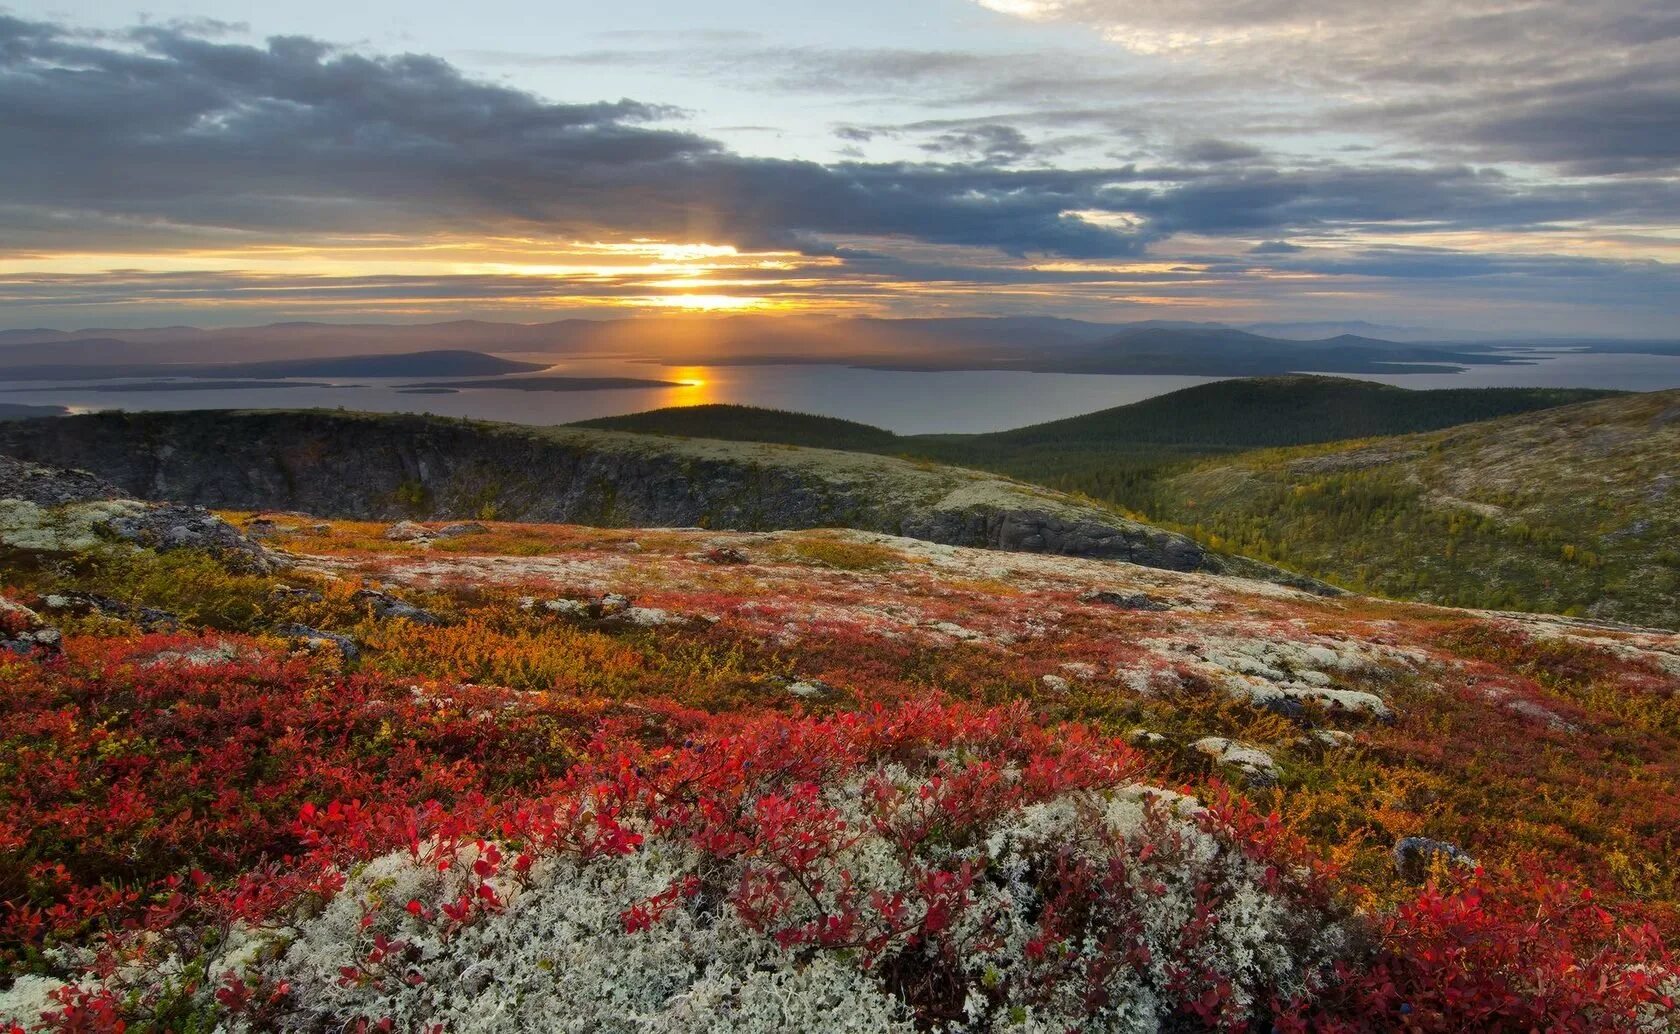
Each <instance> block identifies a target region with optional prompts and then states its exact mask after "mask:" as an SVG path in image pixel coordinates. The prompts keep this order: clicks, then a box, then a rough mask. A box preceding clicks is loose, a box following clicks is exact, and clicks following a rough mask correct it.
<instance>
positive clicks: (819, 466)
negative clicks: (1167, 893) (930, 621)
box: [0, 411, 1322, 589]
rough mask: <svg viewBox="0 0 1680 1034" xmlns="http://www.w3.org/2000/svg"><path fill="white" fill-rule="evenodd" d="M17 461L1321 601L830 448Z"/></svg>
mask: <svg viewBox="0 0 1680 1034" xmlns="http://www.w3.org/2000/svg"><path fill="white" fill-rule="evenodd" d="M0 452H9V453H11V454H13V455H15V456H18V457H21V458H23V459H27V460H32V461H36V462H43V463H53V464H58V465H66V466H76V467H84V468H87V469H89V470H93V471H95V472H97V473H98V474H99V475H101V476H103V477H105V478H107V479H109V480H110V481H112V482H114V483H115V484H116V485H117V486H119V487H120V488H122V489H124V490H126V491H128V492H131V493H133V494H135V495H138V496H141V497H143V498H150V499H169V500H175V501H183V502H190V503H194V504H198V505H203V506H214V507H229V508H284V509H297V510H304V511H307V512H310V513H314V514H319V515H323V516H334V517H346V518H358V519H365V520H377V519H399V518H400V519H410V520H412V519H417V518H422V517H433V518H439V519H465V518H475V517H482V516H485V515H494V516H495V517H497V518H499V519H502V520H522V521H544V522H564V523H576V524H594V525H599V526H606V527H629V526H664V527H687V526H699V527H707V528H720V529H722V528H728V529H740V530H770V529H794V528H814V527H846V528H856V529H860V530H866V531H880V532H887V533H890V534H897V535H905V536H909V537H912V538H919V539H924V540H927V541H931V542H939V543H944V544H948V545H962V546H982V547H988V548H993V549H1006V550H1018V551H1026V552H1037V553H1055V554H1063V555H1069V556H1087V557H1099V558H1106V559H1116V560H1127V561H1131V562H1133V563H1138V564H1143V565H1147V566H1151V567H1162V568H1168V569H1171V570H1179V571H1213V572H1219V573H1232V574H1240V575H1243V576H1245V577H1262V578H1268V579H1270V580H1275V581H1282V582H1287V583H1289V584H1295V585H1298V586H1301V587H1306V588H1314V589H1318V588H1322V586H1321V585H1320V584H1319V583H1315V582H1311V581H1310V580H1307V579H1301V578H1298V577H1295V576H1289V575H1285V574H1284V573H1283V572H1280V571H1277V570H1275V569H1273V568H1268V567H1265V566H1264V565H1259V564H1254V563H1252V562H1249V561H1242V560H1238V559H1235V558H1229V557H1224V556H1220V555H1218V554H1214V553H1210V552H1208V551H1206V550H1204V549H1202V548H1201V547H1200V546H1199V545H1197V544H1196V543H1195V542H1193V541H1191V540H1190V539H1188V538H1186V537H1184V536H1182V535H1176V534H1173V533H1170V532H1167V531H1163V530H1161V529H1159V528H1154V527H1151V526H1149V525H1146V524H1141V523H1139V522H1136V521H1131V520H1127V519H1126V518H1124V517H1121V516H1120V515H1118V514H1115V513H1113V512H1111V511H1108V510H1105V509H1102V508H1100V507H1096V506H1091V505H1087V504H1085V503H1082V502H1079V501H1078V500H1075V499H1073V498H1071V497H1069V496H1065V495H1062V494H1060V493H1055V492H1050V491H1047V490H1044V489H1039V488H1035V487H1033V486H1029V485H1025V484H1021V483H1018V482H1014V481H1009V480H1006V479H1003V478H999V477H996V476H993V475H989V474H982V473H979V472H976V471H969V470H961V469H957V468H952V467H936V466H931V465H926V464H915V463H911V462H907V461H903V460H898V459H893V458H889V457H882V456H873V455H866V454H860V453H847V452H833V451H829V450H824V449H804V448H794V447H789V446H778V445H766V444H758V443H745V442H719V441H706V440H675V439H670V438H659V437H653V436H647V435H636V434H627V433H620V432H612V431H595V430H583V429H578V428H536V427H521V426H514V425H505V424H489V423H483V422H475V421H466V420H451V419H444V418H436V417H419V416H378V415H368V414H355V413H329V412H323V411H308V412H227V413H218V412H189V413H138V414H122V413H99V414H90V415H87V416H77V417H68V418H64V419H61V420H55V421H52V422H51V429H50V433H49V432H47V431H45V430H41V429H38V428H36V427H34V426H32V425H31V424H28V423H20V424H12V425H4V426H0Z"/></svg>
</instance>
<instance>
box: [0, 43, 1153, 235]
mask: <svg viewBox="0 0 1680 1034" xmlns="http://www.w3.org/2000/svg"><path fill="white" fill-rule="evenodd" d="M674 115H675V112H674V111H673V109H670V108H666V107H661V106H658V105H651V104H646V103H641V102H637V101H632V100H620V101H613V102H602V103H590V104H555V103H550V102H547V101H544V100H542V99H539V98H537V97H534V96H532V95H530V94H527V93H524V92H521V91H518V90H514V89H510V88H507V87H504V86H498V85H493V84H488V83H483V82H478V81H474V80H472V79H469V78H467V77H465V76H463V75H462V74H461V73H459V72H458V71H456V70H455V69H454V68H452V67H451V66H450V65H448V64H447V63H445V62H443V61H440V60H438V59H436V58H432V57H425V56H417V55H402V56H396V57H369V56H364V55H361V54H356V53H352V52H346V51H343V50H338V49H335V48H332V47H329V46H328V45H326V44H323V43H321V42H319V41H315V40H308V39H297V38H276V39H271V40H269V41H268V43H267V44H266V45H264V46H247V45H242V44H232V43H223V42H218V41H214V40H209V39H205V38H203V37H200V36H195V35H192V34H191V33H188V32H185V31H182V30H179V29H175V28H142V29H137V30H134V31H132V32H131V33H129V34H127V35H126V36H125V37H123V38H120V39H116V40H106V39H90V38H84V37H78V36H75V35H73V34H71V33H69V32H67V31H65V30H62V29H59V28H57V27H55V26H51V25H45V24H41V23H30V22H24V21H21V20H19V19H15V18H5V19H3V20H0V206H5V210H7V211H12V212H19V213H21V217H20V219H19V222H20V223H22V224H24V227H23V233H22V236H23V237H24V238H25V239H24V240H23V241H21V242H20V241H17V240H14V241H13V244H14V246H27V244H29V243H30V238H31V234H30V232H29V229H28V224H34V225H35V226H36V228H37V230H36V234H35V238H36V241H35V242H36V243H42V244H44V243H47V240H46V239H45V238H50V237H51V236H52V232H53V231H52V230H51V229H50V228H49V229H45V230H43V229H41V228H42V227H43V226H48V225H49V224H51V223H52V222H53V221H54V219H53V217H52V216H50V215H49V214H47V213H57V212H65V211H74V212H78V213H87V215H88V216H89V219H87V220H85V221H83V220H81V219H79V218H78V220H77V222H78V223H79V224H80V225H87V226H97V225H99V223H100V222H101V221H110V220H119V221H120V220H130V221H133V222H134V223H136V224H146V225H151V226H156V227H158V228H159V230H160V232H161V233H163V234H164V235H178V234H179V233H180V230H179V228H180V227H183V226H186V227H193V228H197V229H198V230H200V232H202V233H204V234H205V235H207V236H214V235H217V234H227V235H230V236H231V237H233V238H235V239H237V238H239V237H240V236H249V237H252V238H253V239H261V238H262V237H264V236H265V235H266V236H275V235H279V236H284V235H287V234H307V233H328V232H336V233H370V232H382V233H407V234H415V233H426V232H445V231H449V232H497V231H503V230H518V231H524V230H529V229H530V228H532V227H541V228H542V229H544V230H545V231H547V232H551V233H558V234H574V235H577V234H606V233H653V234H668V235H679V236H684V237H688V238H690V239H695V238H704V239H715V240H728V241H733V242H736V243H743V244H748V245H764V244H781V243H786V242H788V241H791V240H796V239H798V238H799V237H800V235H802V234H884V235H902V236H908V237H913V238H918V239H922V240H927V241H932V242H939V243H954V244H976V245H990V246H995V247H998V248H1001V249H1004V250H1006V251H1010V252H1017V253H1027V252H1051V253H1062V254H1072V255H1100V254H1129V253H1131V252H1133V251H1135V250H1136V249H1137V248H1138V247H1139V246H1140V245H1141V243H1142V241H1141V239H1140V238H1139V237H1137V236H1136V235H1135V234H1131V233H1122V232H1118V231H1115V230H1111V229H1104V228H1101V227H1097V226H1094V225H1091V224H1089V223H1084V222H1081V221H1080V220H1078V219H1076V218H1073V217H1071V216H1068V215H1066V214H1065V213H1066V212H1067V211H1068V210H1070V209H1078V208H1081V207H1088V206H1090V205H1096V204H1100V202H1099V201H1098V199H1097V196H1096V195H1097V192H1098V191H1099V190H1100V188H1101V187H1103V186H1104V185H1106V184H1107V183H1108V182H1109V181H1110V180H1111V179H1112V178H1113V177H1114V176H1115V175H1118V174H1110V173H1101V174H1093V173H1046V174H1033V175H1024V174H1010V173H1003V172H1000V171H998V170H996V169H991V168H986V167H983V166H975V167H960V166H957V167H945V166H900V165H836V166H823V165H819V164H816V163H810V162H797V161H779V160H769V159H753V158H746V157H742V156H739V155H734V154H730V153H728V152H726V151H725V150H723V149H722V148H721V147H720V146H719V145H718V144H717V143H715V142H714V141H711V140H708V139H705V138H703V137H700V136H697V135H695V134H692V133H688V132H684V131H680V130H675V129H670V128H663V127H661V126H660V125H658V123H660V122H661V121H663V120H668V119H670V118H672V117H673V116H674ZM993 146H994V149H995V148H998V147H1006V146H1007V141H1001V140H994V141H993ZM71 232H74V231H71ZM135 232H139V230H138V228H136V231H135Z"/></svg>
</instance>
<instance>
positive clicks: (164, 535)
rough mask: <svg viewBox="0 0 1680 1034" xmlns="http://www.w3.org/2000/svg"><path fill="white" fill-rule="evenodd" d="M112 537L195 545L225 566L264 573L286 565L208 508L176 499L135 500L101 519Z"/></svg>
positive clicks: (165, 547) (165, 545)
mask: <svg viewBox="0 0 1680 1034" xmlns="http://www.w3.org/2000/svg"><path fill="white" fill-rule="evenodd" d="M104 528H105V530H106V531H107V532H108V533H109V534H111V535H112V536H114V537H115V538H117V539H119V540H121V541H123V542H128V543H130V544H132V545H136V546H140V547H142V548H145V549H155V550H158V551H159V552H167V551H169V550H172V549H199V550H203V551H204V552H206V553H209V554H211V555H213V556H215V557H216V558H217V559H219V560H221V561H222V563H224V564H226V565H227V566H228V567H229V568H232V569H234V570H239V571H246V572H251V573H257V574H267V573H270V572H272V571H275V570H278V569H279V568H281V567H284V566H285V565H286V561H285V559H284V558H283V557H281V556H280V555H279V554H276V553H273V552H270V551H269V550H267V549H265V548H263V547H262V546H261V545H258V544H257V543H255V542H253V541H251V540H250V539H248V538H246V537H245V536H244V535H242V534H240V532H239V529H237V528H235V527H234V526H233V525H231V524H229V523H228V522H227V521H224V520H222V519H221V518H220V517H217V516H216V515H215V514H213V513H211V512H210V511H208V510H206V509H204V508H202V507H198V506H184V505H181V504H179V503H151V504H146V503H142V504H138V505H136V506H134V507H132V508H129V509H127V510H126V511H124V512H122V513H118V514H115V515H113V516H111V517H110V518H109V519H108V520H106V521H105V522H104Z"/></svg>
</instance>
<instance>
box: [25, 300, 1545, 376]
mask: <svg viewBox="0 0 1680 1034" xmlns="http://www.w3.org/2000/svg"><path fill="white" fill-rule="evenodd" d="M1280 326H1281V328H1282V329H1283V330H1284V331H1286V332H1285V333H1280V334H1276V335H1268V334H1264V333H1255V332H1253V328H1251V329H1249V330H1243V329H1238V328H1235V327H1230V326H1226V325H1223V324H1218V323H1196V322H1190V321H1184V320H1143V321H1137V322H1132V323H1091V322H1086V321H1082V320H1071V319H1059V318H1052V317H1043V316H1003V317H956V318H934V319H877V318H872V317H850V316H825V315H776V316H770V315H761V314H751V315H732V316H722V315H715V316H692V315H672V316H658V317H638V318H632V319H611V320H590V319H565V320H557V321H554V322H551V323H534V324H524V323H489V322H483V321H478V320H454V321H449V322H444V323H429V324H410V325H392V324H366V323H362V324H331V323H276V324H270V325H268V326H260V327H226V328H210V329H201V328H196V327H162V328H152V329H141V330H121V329H113V328H88V329H85V330H79V331H53V330H20V331H12V332H6V333H4V334H0V368H5V369H17V368H27V367H30V366H43V365H52V366H57V365H61V364H62V365H74V366H82V367H87V366H108V365H112V364H144V363H199V364H222V363H227V362H230V361H234V360H241V361H264V360H299V359H305V358H311V357H344V356H367V355H394V354H404V353H415V352H421V351H434V350H466V351H475V352H488V353H495V354H507V353H515V352H518V353H540V354H546V355H555V356H559V355H578V354H600V355H617V356H624V357H635V358H639V359H646V360H648V361H650V362H663V363H671V364H677V365H694V364H708V363H710V364H735V365H739V364H765V363H789V362H796V363H837V364H845V365H853V366H873V367H880V368H884V369H898V370H994V369H1004V370H1031V371H1043V372H1087V373H1170V374H1192V375H1205V376H1217V377H1245V376H1262V375H1268V374H1282V373H1300V372H1314V373H1381V372H1397V371H1400V370H1402V369H1404V370H1407V371H1409V372H1413V373H1418V372H1431V371H1433V372H1453V371H1457V370H1460V369H1462V368H1463V367H1465V366H1468V365H1473V364H1478V363H1509V362H1520V361H1523V360H1522V359H1520V358H1519V357H1514V356H1512V355H1510V354H1508V353H1504V352H1501V351H1498V350H1496V349H1493V348H1491V347H1490V346H1489V345H1487V344H1465V343H1460V344H1443V343H1441V342H1439V341H1436V342H1434V343H1430V342H1426V341H1423V340H1420V339H1418V337H1417V336H1416V335H1412V334H1406V335H1404V339H1403V340H1396V339H1391V338H1388V337H1385V332H1386V330H1387V329H1388V328H1384V327H1381V326H1378V325H1374V324H1365V323H1360V322H1357V321H1356V322H1350V323H1324V324H1295V325H1280ZM1402 329H1403V328H1402ZM1399 364H1407V365H1405V366H1401V365H1399ZM149 375H151V374H149V373H144V372H143V373H141V374H139V376H149Z"/></svg>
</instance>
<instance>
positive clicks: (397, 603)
mask: <svg viewBox="0 0 1680 1034" xmlns="http://www.w3.org/2000/svg"><path fill="white" fill-rule="evenodd" d="M350 598H351V600H353V601H355V602H357V603H366V604H367V605H368V606H369V607H371V608H372V610H373V614H374V616H375V617H379V618H386V619H391V620H395V619H397V618H401V619H403V620H405V621H412V622H414V623H415V624H417V625H441V624H443V623H444V622H443V619H442V618H440V617H438V616H437V615H436V614H433V613H432V612H431V611H429V610H427V609H425V608H424V607H416V606H415V605H414V604H412V603H409V602H408V601H406V600H400V599H398V598H397V597H395V596H392V595H390V594H389V593H384V592H380V591H379V590H377V589H361V590H359V591H357V593H356V594H355V595H354V596H351V597H350Z"/></svg>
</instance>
